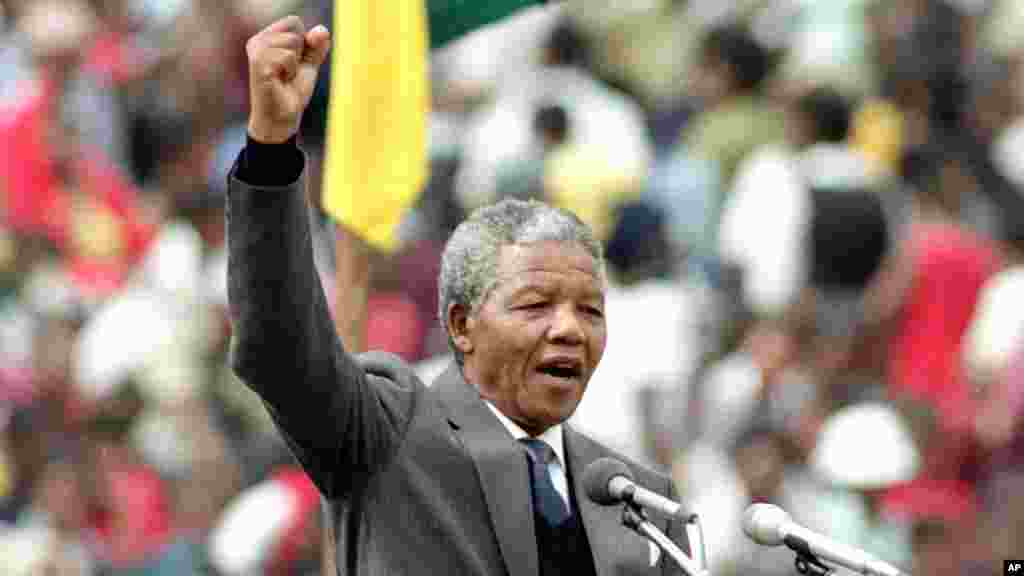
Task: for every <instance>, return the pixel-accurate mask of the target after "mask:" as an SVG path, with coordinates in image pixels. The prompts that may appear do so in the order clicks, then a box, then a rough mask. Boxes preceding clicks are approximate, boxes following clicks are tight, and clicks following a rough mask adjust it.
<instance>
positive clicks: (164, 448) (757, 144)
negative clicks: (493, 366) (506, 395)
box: [0, 0, 1024, 576]
mask: <svg viewBox="0 0 1024 576" xmlns="http://www.w3.org/2000/svg"><path fill="white" fill-rule="evenodd" d="M330 4H331V3H330V2H329V1H327V0H307V1H302V0H227V1H220V0H3V1H2V2H0V71H2V72H0V132H2V136H0V200H2V202H0V215H2V220H0V317H2V321H0V574H4V575H12V576H20V575H37V574H47V575H50V574H53V575H61V576H63V575H78V574H85V575H92V574H97V575H99V574H104V575H118V576H119V575H122V574H124V575H128V574H132V575H135V574H139V575H149V574H154V575H159V574H220V575H225V576H228V575H243V574H244V575H263V574H265V575H268V576H270V575H291V574H300V575H307V574H316V573H318V564H319V558H320V554H321V550H320V547H321V536H320V530H321V526H320V514H321V509H320V502H319V497H318V495H317V493H316V492H315V490H314V489H313V487H312V486H311V484H310V483H309V481H308V480H307V479H306V478H305V477H304V476H303V475H302V474H301V472H300V471H298V470H297V469H296V467H295V462H294V460H293V459H292V458H291V456H290V455H289V453H288V451H287V449H286V447H285V445H284V444H283V443H282V441H281V439H280V437H279V436H278V435H277V433H276V431H275V430H274V429H273V427H272V425H271V424H270V422H269V419H268V417H267V415H266V414H265V412H264V410H263V407H262V405H261V404H260V401H259V400H258V398H256V397H255V396H254V395H253V394H252V393H250V392H249V391H248V390H247V389H246V388H245V387H244V386H243V385H242V384H241V383H240V382H238V381H237V380H236V379H235V378H234V377H233V376H232V374H230V372H229V370H228V369H227V367H226V357H227V354H228V351H229V342H230V321H229V315H228V313H227V301H226V288H225V270H226V256H225V251H224V213H223V207H224V195H225V192H226V184H225V176H226V174H227V172H228V170H229V168H230V166H231V163H232V162H233V160H234V158H235V156H236V154H237V153H238V151H239V150H240V149H241V147H242V145H243V144H244V141H245V121H246V107H247V101H246V100H247V93H246V92H247V84H246V82H247V80H246V62H245V53H244V42H245V39H246V38H247V37H248V36H250V35H251V34H253V33H254V32H256V31H257V30H258V29H260V28H261V27H263V26H264V25H266V24H268V23H269V22H270V21H272V20H273V19H276V18H277V17H279V16H281V15H283V14H286V13H299V14H301V15H303V17H304V19H305V21H306V22H307V24H309V25H311V24H312V23H316V22H323V23H330V21H331V20H330ZM470 4H471V3H470ZM431 69H432V70H431V74H432V88H433V111H432V115H431V126H430V157H431V178H430V182H429V185H428V186H427V188H426V190H425V192H424V194H423V196H422V198H421V200H420V202H419V203H418V205H417V206H416V208H415V210H414V211H412V212H411V213H410V214H409V215H408V217H407V218H406V219H405V221H404V222H403V224H402V230H401V239H402V242H401V249H400V250H399V251H398V252H396V253H394V254H389V255H378V256H375V258H374V260H375V261H374V271H373V285H372V290H371V294H370V301H369V313H368V314H369V318H368V342H369V347H370V348H376V349H385V350H389V351H392V352H394V353H397V354H400V355H401V356H402V357H404V358H405V359H407V360H409V361H410V362H415V363H417V366H418V368H419V370H420V371H421V373H422V374H423V375H424V377H425V378H430V377H432V376H433V375H435V374H437V373H438V372H439V371H440V370H441V369H443V368H444V366H445V365H446V363H447V361H448V359H447V350H446V345H445V338H444V336H443V332H442V330H441V328H440V326H439V323H438V321H437V319H436V310H435V307H436V302H437V287H436V276H437V271H438V264H439V255H440V251H441V249H442V247H443V242H444V240H445V238H446V237H447V235H448V233H449V232H450V231H451V230H452V229H453V227H454V226H455V225H456V224H457V223H458V222H459V221H460V220H461V219H462V218H463V217H464V215H465V214H466V213H467V212H468V211H471V210H472V209H474V208H476V207H478V206H480V205H482V204H484V203H487V202H491V201H493V200H496V199H499V198H503V197H518V198H541V199H544V200H547V201H549V202H552V203H555V204H558V205H561V206H564V207H567V208H569V209H572V210H574V211H575V212H576V213H578V214H579V215H580V216H581V217H582V218H583V219H584V220H586V221H587V222H588V223H589V224H590V225H591V226H593V227H594V229H595V231H596V232H597V234H598V235H599V236H600V237H601V239H602V240H603V241H604V242H605V245H606V248H607V258H608V264H609V271H610V277H611V284H610V287H609V292H608V296H607V299H608V303H607V309H608V312H607V315H608V324H609V332H610V335H609V340H608V348H607V352H606V354H605V357H604V360H603V361H602V363H601V365H600V367H599V369H598V372H597V374H595V376H594V379H593V380H592V381H591V383H590V385H589V388H588V391H587V394H586V396H585V398H584V401H583V402H582V404H581V405H580V408H579V410H578V412H577V414H576V415H575V416H574V417H573V419H574V421H575V424H576V426H578V427H579V428H581V429H583V430H584V431H585V432H587V433H589V434H591V435H592V436H594V437H596V438H597V439H599V440H601V441H603V442H605V443H607V444H609V445H611V446H613V447H615V448H617V449H619V450H621V451H623V452H625V453H626V454H628V455H630V456H632V457H633V458H636V459H638V460H640V461H642V462H645V463H647V464H649V465H651V466H653V467H655V468H658V469H660V470H662V471H664V472H666V473H670V474H671V475H672V477H673V479H674V481H675V483H676V485H677V488H678V490H679V493H680V495H681V497H682V498H683V500H685V501H688V502H691V503H693V505H694V506H695V507H696V508H697V510H698V511H699V512H700V513H701V515H702V518H703V523H704V529H705V532H706V536H707V540H708V544H709V546H710V552H711V560H712V573H713V574H716V575H723V576H724V575H731V574H737V575H739V574H743V575H765V576H767V575H776V574H794V573H795V570H794V567H793V555H792V553H790V552H789V551H787V550H784V549H778V548H775V549H772V548H759V547H757V546H755V545H754V544H752V543H750V542H749V541H747V540H746V539H745V538H744V536H743V535H742V533H741V531H740V528H739V526H740V522H739V521H740V517H741V514H742V511H743V510H744V509H745V507H746V506H747V505H748V504H750V503H751V502H772V503H776V504H778V505H781V506H783V507H784V508H785V509H786V510H787V511H789V512H790V513H791V514H792V515H793V516H794V518H795V520H796V521H798V522H800V523H802V524H804V525H805V526H808V527H810V528H812V529H816V530H820V531H821V532H823V533H826V534H829V535H831V536H833V537H834V538H836V539H837V540H840V541H843V542H846V543H848V544H850V545H853V546H858V547H862V548H864V549H866V550H868V551H870V552H872V553H874V554H875V555H877V556H879V557H881V558H883V559H885V560H887V561H889V562H891V563H893V564H896V565H898V566H900V567H902V568H904V569H908V570H913V571H914V573H916V574H927V575H929V576H942V575H947V574H948V575H953V574H957V575H959V574H965V575H966V574H970V575H971V576H977V575H980V576H985V575H988V574H1001V573H1002V572H1001V570H1002V560H1003V559H1007V558H1013V557H1016V558H1020V557H1021V556H1022V555H1024V499H1022V498H1020V497H1019V494H1020V493H1022V492H1024V490H1022V489H1024V426H1022V420H1024V304H1022V302H1024V3H1021V2H1019V1H1017V0H904V1H901V2H886V1H882V0H689V1H686V0H643V1H641V0H633V1H631V2H616V1H611V0H569V1H568V2H564V3H560V4H559V5H556V6H551V7H544V8H535V9H531V10H527V11H524V12H521V13H519V14H518V15H517V16H516V17H514V18H511V19H508V20H506V21H503V22H502V23H500V24H499V25H497V26H493V27H490V28H487V29H484V30H481V31H479V32H477V33H474V34H472V35H470V36H468V37H465V38H464V39H462V40H460V41H458V42H457V43H455V44H452V45H449V46H447V47H445V48H444V49H442V50H440V51H437V52H435V53H434V54H433V55H432V66H431ZM327 76H328V74H327V70H326V69H325V70H324V74H323V76H322V78H321V82H320V87H319V88H318V90H317V93H316V94H315V96H314V100H313V103H312V104H311V106H310V108H309V110H308V111H307V114H306V116H305V118H304V122H303V128H302V135H301V138H302V141H303V145H304V147H305V148H306V150H307V151H308V152H309V153H310V159H311V166H310V169H309V176H310V182H311V184H312V185H311V186H310V191H309V197H310V201H311V211H310V216H311V218H312V220H313V222H314V223H315V227H314V230H315V231H316V233H315V246H314V248H315V254H316V261H317V265H318V266H319V268H320V271H321V276H322V279H323V283H324V288H325V290H326V291H327V293H328V295H329V297H330V298H331V299H332V300H333V294H334V292H335V289H334V284H335V278H334V269H333V267H334V258H333V252H332V251H333V239H334V228H333V224H331V223H330V222H329V221H328V220H327V219H326V217H324V216H323V214H322V213H321V212H320V210H319V208H318V204H319V197H320V191H319V189H318V188H319V184H318V183H319V180H320V178H319V172H320V167H321V160H320V159H321V158H322V151H323V145H324V131H325V114H326V102H327V98H328V94H327V86H328V84H329V82H328V80H327ZM282 385H291V383H287V382H282ZM1015 495H1016V496H1017V497H1016V498H1014V496H1015Z"/></svg>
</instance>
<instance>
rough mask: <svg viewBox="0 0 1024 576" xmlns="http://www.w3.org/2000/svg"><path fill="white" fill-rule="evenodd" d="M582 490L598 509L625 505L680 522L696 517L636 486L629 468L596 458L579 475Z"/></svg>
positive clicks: (689, 520) (606, 459)
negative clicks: (651, 511) (638, 507)
mask: <svg viewBox="0 0 1024 576" xmlns="http://www.w3.org/2000/svg"><path fill="white" fill-rule="evenodd" d="M583 487H584V488H585V489H586V492H587V496H588V497H589V498H590V499H591V500H593V501H594V502H596V503H598V504H600V505H602V506H610V505H612V504H617V503H619V502H629V503H632V504H636V505H638V506H641V507H643V508H648V509H651V510H656V511H657V512H659V513H661V514H663V515H665V516H667V517H669V518H673V519H676V520H681V521H683V522H692V521H693V520H694V519H695V518H696V514H693V513H691V512H687V511H686V510H684V509H683V506H682V505H681V504H679V503H678V502H673V501H672V500H669V499H668V498H665V497H664V496H662V495H661V494H658V493H656V492H652V491H650V490H648V489H646V488H644V487H643V486H639V485H637V484H636V483H635V482H633V474H632V473H631V472H630V471H629V468H627V467H626V465H625V464H623V463H622V462H620V461H618V460H615V459H612V458H599V459H598V460H595V461H594V462H592V463H591V464H590V466H587V469H586V470H584V471H583Z"/></svg>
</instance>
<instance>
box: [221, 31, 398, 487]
mask: <svg viewBox="0 0 1024 576" xmlns="http://www.w3.org/2000/svg"><path fill="white" fill-rule="evenodd" d="M328 41H329V38H328V35H327V31H326V30H325V29H319V28H317V29H314V30H312V31H310V32H308V33H306V32H305V30H304V29H303V28H302V24H301V22H300V21H299V20H298V19H297V18H287V19H284V20H281V21H279V22H277V23H275V24H273V25H271V26H270V27H268V28H267V29H265V30H264V31H262V32H260V33H259V34H257V35H256V36H254V37H253V39H251V40H250V41H249V44H248V45H247V51H248V53H249V59H250V71H251V80H250V81H251V83H252V97H253V103H252V110H253V111H252V115H251V116H250V122H249V142H248V143H247V145H246V148H245V149H244V150H243V151H242V152H241V154H240V155H239V159H238V162H237V164H236V166H235V169H234V170H233V171H232V174H231V175H230V176H229V192H228V194H229V198H228V214H227V224H228V248H229V266H228V295H229V298H230V303H231V313H232V321H233V325H234V334H233V342H232V357H231V361H232V367H233V368H234V370H235V372H236V373H237V374H238V375H239V377H240V378H241V379H242V380H244V381H245V382H246V384H247V385H248V386H250V387H251V388H252V389H253V390H254V391H256V392H257V393H258V394H259V395H260V396H261V397H262V398H263V400H264V401H265V403H266V405H267V407H268V410H269V411H270V413H271V415H272V416H273V418H274V420H275V422H276V423H277V425H278V427H279V428H280V430H281V432H282V434H283V435H284V437H285V438H286V440H287V441H288V443H289V445H290V447H291V448H292V450H293V452H294V453H295V455H296V456H297V458H298V459H299V460H300V462H301V463H302V465H303V467H304V468H305V470H306V472H307V473H309V475H310V477H311V478H312V479H313V480H314V481H315V482H316V483H317V485H318V486H319V487H320V489H321V490H322V491H323V492H324V493H325V494H326V495H327V496H329V497H343V496H345V495H346V494H347V493H348V492H349V491H350V490H351V489H352V488H353V487H354V484H355V483H356V482H358V480H359V479H360V478H362V477H365V476H366V475H368V474H370V473H372V472H373V471H374V470H375V469H376V468H377V467H379V466H380V465H381V464H382V463H383V462H384V461H385V460H386V459H387V458H388V457H389V455H390V454H391V453H392V451H393V449H394V446H395V444H396V442H397V440H396V439H397V435H398V434H399V432H400V431H399V430H397V428H396V426H398V425H401V423H402V422H404V421H405V420H406V419H405V418H402V417H397V418H396V417H395V416H396V415H398V414H403V415H404V413H405V412H407V410H408V407H409V406H410V405H411V398H410V395H411V391H410V390H409V389H408V388H407V387H401V386H398V385H396V384H394V383H392V382H390V381H386V380H384V379H382V378H378V377H374V376H368V375H367V374H366V373H365V371H364V370H363V369H362V367H361V366H360V365H359V364H358V363H357V362H356V361H355V360H354V359H353V358H352V357H351V356H350V355H349V354H347V353H346V352H345V351H344V349H343V348H342V345H341V342H340V341H339V339H338V336H337V333H336V332H335V329H334V326H333V325H332V323H331V320H330V315H329V313H328V308H327V302H326V299H325V297H324V293H323V289H322V287H321V286H320V279H319V276H318V274H317V273H316V270H315V268H314V265H313V256H312V245H311V242H310V230H309V221H308V209H307V206H306V200H305V195H304V194H303V188H304V187H303V178H302V172H303V169H304V164H305V158H304V157H303V154H302V152H301V151H300V150H299V148H298V147H297V146H296V144H295V140H294V134H295V131H296V130H297V127H298V119H299V116H301V111H302V108H304V107H305V105H306V103H308V100H309V95H310V94H311V93H312V88H313V83H314V81H315V78H316V69H317V67H318V66H319V65H320V64H321V63H322V62H323V59H324V57H325V56H326V51H327V43H328Z"/></svg>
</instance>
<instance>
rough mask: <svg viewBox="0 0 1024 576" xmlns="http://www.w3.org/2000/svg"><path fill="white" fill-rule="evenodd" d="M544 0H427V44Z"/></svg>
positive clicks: (434, 44) (446, 39) (436, 45)
mask: <svg viewBox="0 0 1024 576" xmlns="http://www.w3.org/2000/svg"><path fill="white" fill-rule="evenodd" d="M545 2H547V0H428V1H427V21H428V22H429V28H430V47H431V49H433V48H440V47H441V46H443V45H445V44H447V43H448V42H451V41H452V40H455V39H456V38H458V37H460V36H463V35H465V34H467V33H469V32H471V31H473V30H475V29H477V28H480V27H482V26H486V25H488V24H491V23H492V22H495V21H497V20H500V19H501V18H504V17H505V16H508V15H509V14H511V13H513V12H515V11H517V10H519V9H521V8H526V7H529V6H535V5H539V4H544V3H545Z"/></svg>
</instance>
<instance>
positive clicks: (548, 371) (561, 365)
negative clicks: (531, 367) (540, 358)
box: [537, 360, 583, 380]
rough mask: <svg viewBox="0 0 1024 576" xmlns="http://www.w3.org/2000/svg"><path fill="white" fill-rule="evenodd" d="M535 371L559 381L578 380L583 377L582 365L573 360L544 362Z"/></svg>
mask: <svg viewBox="0 0 1024 576" xmlns="http://www.w3.org/2000/svg"><path fill="white" fill-rule="evenodd" d="M537 371H538V372H540V373H541V374H544V375H547V376H550V377H552V378H558V379H560V380H579V379H580V378H581V377H582V376H583V364H582V363H581V362H578V361H575V360H559V361H552V362H544V363H541V365H540V366H538V367H537Z"/></svg>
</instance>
